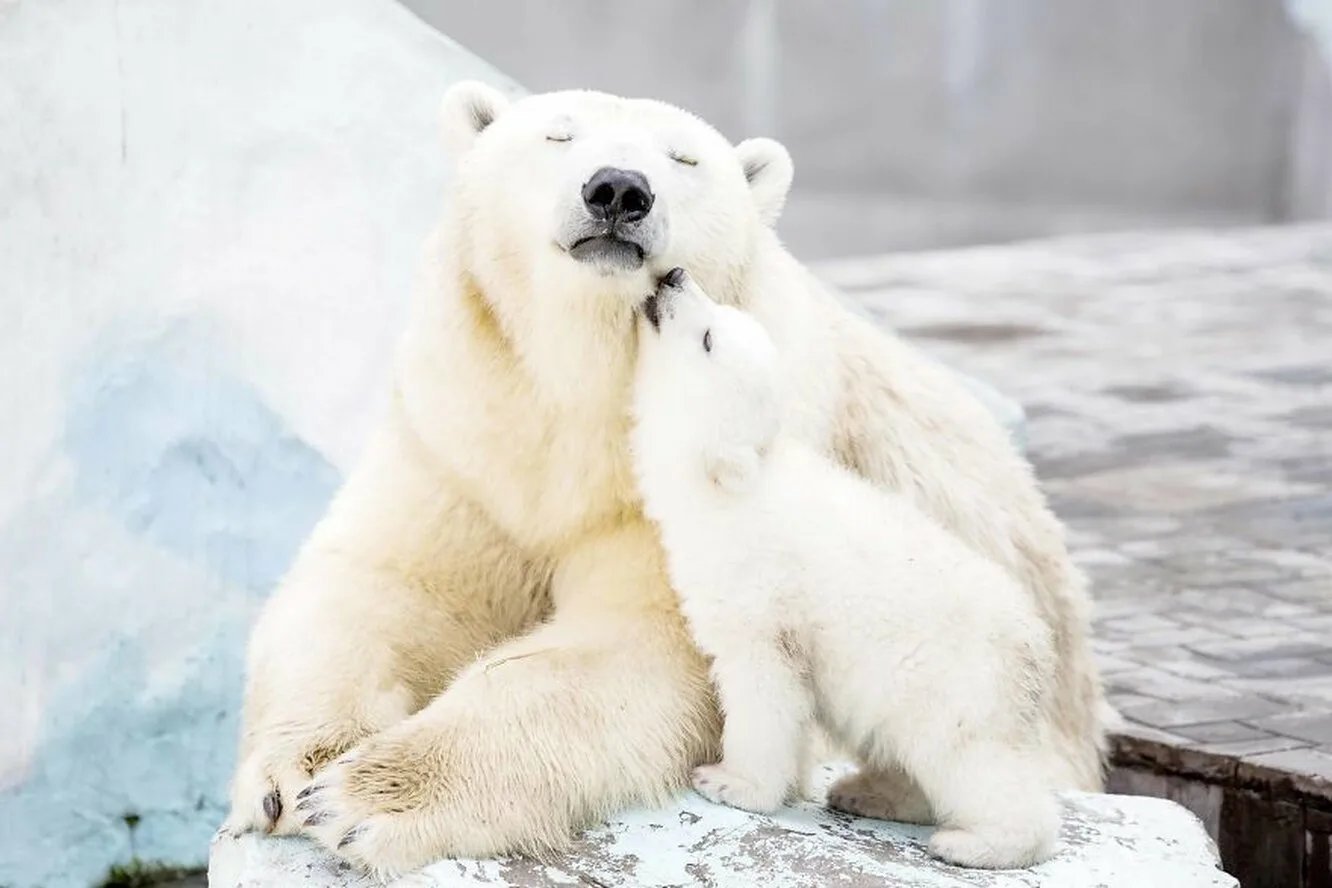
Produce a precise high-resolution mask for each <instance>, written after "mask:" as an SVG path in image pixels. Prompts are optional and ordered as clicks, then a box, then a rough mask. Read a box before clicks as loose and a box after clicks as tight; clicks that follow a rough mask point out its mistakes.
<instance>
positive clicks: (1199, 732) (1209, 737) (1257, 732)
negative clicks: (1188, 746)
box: [1171, 721, 1284, 748]
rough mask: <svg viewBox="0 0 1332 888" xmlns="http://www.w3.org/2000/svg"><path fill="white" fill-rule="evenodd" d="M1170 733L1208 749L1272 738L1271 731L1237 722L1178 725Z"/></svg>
mask: <svg viewBox="0 0 1332 888" xmlns="http://www.w3.org/2000/svg"><path fill="white" fill-rule="evenodd" d="M1171 731H1172V732H1173V733H1175V734H1179V735H1180V736H1181V737H1187V738H1188V739H1190V740H1197V741H1198V742H1200V743H1206V744H1208V746H1209V747H1212V746H1214V745H1215V744H1218V743H1234V742H1236V741H1241V740H1247V741H1253V740H1270V739H1272V737H1273V736H1274V734H1273V732H1272V731H1265V730H1263V729H1262V728H1256V727H1254V726H1253V725H1249V724H1244V723H1243V722H1238V721H1221V722H1204V723H1202V724H1196V725H1178V726H1176V727H1174V728H1172V729H1171ZM1283 748H1284V747H1283Z"/></svg>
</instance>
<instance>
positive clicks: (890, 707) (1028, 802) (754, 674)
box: [633, 278, 1057, 867]
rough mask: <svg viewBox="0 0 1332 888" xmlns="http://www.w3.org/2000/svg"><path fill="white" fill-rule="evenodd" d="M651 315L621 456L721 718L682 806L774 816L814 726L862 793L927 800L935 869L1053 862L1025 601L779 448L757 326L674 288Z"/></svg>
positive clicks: (1036, 633)
mask: <svg viewBox="0 0 1332 888" xmlns="http://www.w3.org/2000/svg"><path fill="white" fill-rule="evenodd" d="M659 303H661V304H660V305H659V311H660V313H661V320H660V325H659V328H658V327H657V326H655V325H651V324H649V323H648V322H646V321H644V322H643V323H641V324H640V335H639V342H640V345H639V370H638V375H637V384H636V388H635V398H634V414H635V416H636V418H637V425H636V428H635V431H634V435H633V442H634V448H633V449H634V454H635V468H636V471H637V474H638V478H639V484H640V487H641V489H642V492H643V495H644V508H645V511H646V513H647V515H648V516H649V517H650V518H652V519H653V520H654V521H655V522H657V524H658V525H659V526H660V528H661V533H662V540H663V543H664V545H665V549H666V555H667V564H668V567H669V572H670V576H671V580H672V584H673V586H674V588H675V589H676V591H677V593H678V594H679V595H680V599H681V606H682V608H683V610H684V613H685V616H686V617H687V618H688V621H689V626H690V629H691V631H692V633H693V636H694V639H695V640H696V641H697V642H698V645H699V648H700V649H701V650H702V651H703V653H705V654H707V655H708V656H710V657H712V658H713V661H712V675H713V678H714V680H715V681H716V684H717V689H718V692H719V694H720V697H721V704H722V711H723V713H724V715H725V731H724V734H723V742H722V747H723V758H722V761H721V762H720V763H719V764H716V765H705V766H703V767H700V768H698V769H696V770H695V772H694V786H695V787H696V788H697V789H698V790H699V791H700V792H702V793H703V794H704V795H706V796H708V797H709V798H711V799H713V800H714V801H719V802H724V803H726V804H730V805H734V806H737V807H741V808H746V809H749V810H753V811H771V810H772V809H774V808H776V807H777V806H778V805H780V804H781V803H782V801H783V800H784V799H785V798H786V796H787V794H788V793H789V792H790V791H791V789H792V788H793V787H794V786H795V785H796V783H797V778H798V773H799V767H800V761H801V745H802V742H803V740H802V738H803V737H804V736H805V735H806V734H807V733H808V731H809V729H810V723H811V721H813V720H817V722H818V723H819V724H820V725H821V726H822V727H824V728H826V729H827V730H828V731H829V733H830V734H831V735H832V737H833V738H834V739H835V740H836V741H838V742H839V743H841V744H842V745H843V746H844V747H845V748H846V749H849V750H855V752H856V754H857V756H858V757H859V758H860V761H861V764H862V766H863V768H864V769H865V771H867V772H868V773H871V774H873V773H883V772H888V771H892V770H895V769H901V770H902V771H904V772H905V773H906V774H908V775H910V776H911V777H912V778H913V779H914V780H915V781H916V782H917V783H918V784H919V786H920V787H921V789H922V790H923V794H924V798H925V801H926V803H927V805H928V807H929V809H930V810H931V811H932V812H933V813H934V815H935V817H936V818H937V820H938V822H939V824H940V829H939V830H938V831H937V832H936V834H935V837H934V839H933V840H932V841H931V843H930V849H931V851H933V852H934V853H936V854H937V855H939V856H940V857H942V858H944V859H945V860H949V861H951V862H953V863H958V864H962V865H967V866H985V867H1014V866H1028V865H1030V864H1033V863H1035V862H1037V861H1039V860H1042V859H1044V858H1045V857H1047V856H1048V855H1049V853H1050V851H1051V849H1052V848H1053V845H1054V839H1055V831H1056V823H1057V821H1056V814H1055V805H1054V799H1053V796H1052V795H1051V792H1050V785H1051V784H1050V775H1051V773H1052V772H1053V771H1054V770H1055V769H1056V768H1057V766H1055V765H1053V764H1048V763H1052V762H1053V759H1054V758H1055V751H1054V749H1053V748H1052V747H1050V746H1049V744H1048V738H1047V737H1046V736H1045V732H1044V731H1043V730H1042V727H1043V726H1042V723H1041V720H1040V718H1039V712H1040V701H1041V698H1042V697H1045V696H1047V695H1048V694H1050V693H1051V684H1052V683H1051V681H1050V679H1051V678H1052V676H1053V671H1054V668H1055V660H1054V653H1053V650H1052V649H1051V645H1050V631H1049V629H1048V628H1047V627H1046V626H1045V625H1044V624H1043V623H1042V622H1041V620H1040V617H1039V615H1038V614H1037V613H1036V608H1035V607H1034V606H1033V603H1032V601H1031V599H1030V597H1029V596H1028V595H1027V594H1026V593H1025V592H1024V591H1023V589H1022V588H1021V587H1020V586H1019V585H1018V584H1017V583H1016V582H1015V581H1014V580H1013V578H1012V577H1010V576H1008V575H1007V574H1005V573H1004V571H1003V570H1002V569H1000V568H999V567H998V565H996V564H994V563H993V562H991V561H988V560H986V559H985V558H983V557H981V556H980V555H978V554H977V553H975V552H974V551H971V550H970V549H968V548H967V547H966V546H965V545H964V544H963V543H962V542H961V541H960V540H958V539H957V538H956V537H954V536H952V535H950V534H949V533H948V532H947V531H945V530H944V529H943V528H942V527H940V526H939V525H938V524H937V523H936V522H935V521H934V520H933V519H931V518H930V517H929V516H928V515H926V514H925V513H924V512H922V511H921V510H920V509H919V508H917V507H916V506H914V505H913V504H912V503H911V502H910V501H909V500H908V499H907V498H906V497H903V496H901V495H899V494H894V493H892V492H889V491H885V490H882V489H879V488H876V487H874V486H873V485H872V484H870V483H869V482H867V481H865V480H864V479H862V478H858V477H856V476H855V475H853V474H852V473H850V472H848V471H846V470H845V469H843V468H840V467H838V466H835V465H833V464H832V463H831V462H829V461H828V460H827V459H826V458H824V457H822V456H820V455H819V454H817V453H816V452H814V451H813V450H811V449H810V448H808V447H807V446H805V445H803V444H801V443H800V442H799V441H796V440H793V439H790V438H787V437H785V436H783V435H781V434H780V433H779V424H780V411H781V390H782V385H781V381H780V376H779V372H778V364H777V360H778V359H777V355H776V352H775V351H774V349H773V347H772V345H771V342H770V341H769V339H768V336H767V334H766V333H764V331H763V328H762V327H761V326H760V325H759V324H758V322H757V321H755V320H753V319H752V318H750V317H748V316H746V315H744V314H742V313H741V312H740V311H738V310H737V309H734V308H729V307H725V306H717V305H715V304H713V303H712V302H710V301H708V300H707V298H706V297H705V296H703V295H702V294H701V293H700V292H699V290H698V289H697V288H696V287H695V286H693V285H692V283H690V282H689V281H688V279H687V278H686V279H685V282H684V284H683V286H682V287H679V288H677V287H663V288H662V289H661V291H660V296H659Z"/></svg>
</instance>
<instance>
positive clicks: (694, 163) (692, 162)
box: [666, 151, 698, 167]
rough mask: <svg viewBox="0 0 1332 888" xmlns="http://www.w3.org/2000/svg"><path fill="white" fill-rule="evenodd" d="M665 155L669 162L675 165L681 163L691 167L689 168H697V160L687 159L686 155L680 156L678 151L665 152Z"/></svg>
mask: <svg viewBox="0 0 1332 888" xmlns="http://www.w3.org/2000/svg"><path fill="white" fill-rule="evenodd" d="M666 154H667V156H669V157H670V159H671V160H673V161H675V162H676V163H682V164H684V165H685V166H691V167H696V166H698V159H697V158H694V157H689V156H688V155H686V154H681V153H680V152H678V151H668V152H666Z"/></svg>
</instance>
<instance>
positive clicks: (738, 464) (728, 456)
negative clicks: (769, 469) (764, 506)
mask: <svg viewBox="0 0 1332 888" xmlns="http://www.w3.org/2000/svg"><path fill="white" fill-rule="evenodd" d="M758 470H759V455H758V451H757V450H755V449H754V448H753V447H736V446H729V447H723V448H721V449H720V450H718V451H717V452H716V453H714V454H712V455H711V456H709V457H708V461H707V472H708V478H709V479H711V481H712V483H713V484H716V485H717V486H718V487H720V488H721V489H722V490H725V491H727V492H728V493H740V492H741V491H744V490H746V489H748V488H749V486H750V485H751V484H753V483H754V479H755V478H757V477H758Z"/></svg>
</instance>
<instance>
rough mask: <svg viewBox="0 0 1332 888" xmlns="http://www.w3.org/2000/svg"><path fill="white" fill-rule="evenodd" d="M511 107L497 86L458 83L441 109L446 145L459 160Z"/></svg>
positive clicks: (445, 95) (446, 94)
mask: <svg viewBox="0 0 1332 888" xmlns="http://www.w3.org/2000/svg"><path fill="white" fill-rule="evenodd" d="M508 106H509V100H508V99H506V98H505V97H504V94H503V93H502V92H500V91H499V90H497V89H495V88H494V87H493V86H487V85H486V84H484V83H481V82H480V81H479V80H464V81H462V82H461V83H455V84H454V85H453V86H451V87H450V88H449V91H448V92H446V93H445V94H444V103H443V107H442V108H441V116H442V118H443V127H444V144H445V146H446V147H447V148H448V150H449V153H450V154H452V155H453V156H454V157H455V158H458V157H461V156H462V155H463V154H465V153H466V152H467V149H468V148H471V147H472V143H473V142H475V141H476V137H477V136H478V135H480V134H481V131H482V130H483V129H485V128H486V127H488V126H490V125H491V124H492V123H494V122H495V118H496V117H499V116H500V114H501V113H503V111H504V109H505V108H507V107H508Z"/></svg>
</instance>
